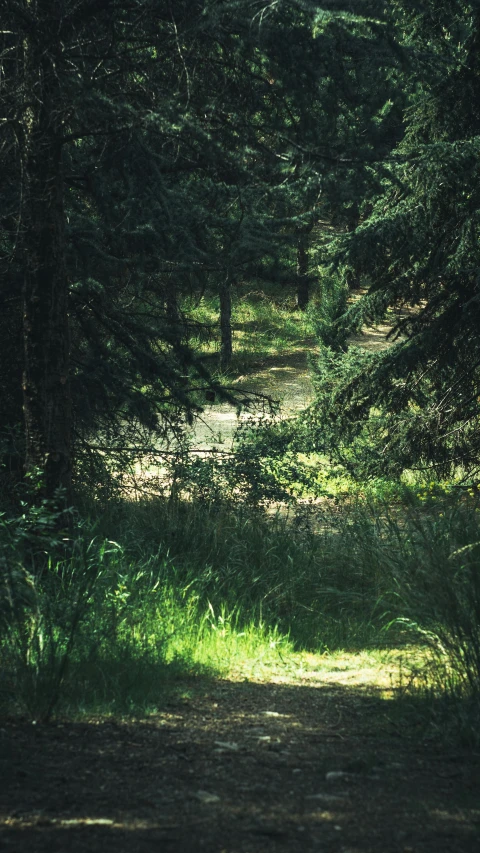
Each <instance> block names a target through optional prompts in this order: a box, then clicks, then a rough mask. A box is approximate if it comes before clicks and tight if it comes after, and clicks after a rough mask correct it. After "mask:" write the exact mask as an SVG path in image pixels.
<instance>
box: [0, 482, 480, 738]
mask: <svg viewBox="0 0 480 853" xmlns="http://www.w3.org/2000/svg"><path fill="white" fill-rule="evenodd" d="M0 534H2V530H0ZM2 535H3V539H2V540H1V542H2V544H1V548H0V553H1V559H2V562H3V589H2V595H1V599H0V619H1V626H2V634H1V638H0V654H1V660H0V669H1V670H2V682H1V683H2V687H1V688H0V702H1V703H2V705H3V707H4V708H7V709H9V710H10V711H12V710H16V711H17V712H18V711H20V712H22V713H28V714H29V715H30V716H33V717H42V718H44V719H45V718H48V717H49V716H51V715H52V714H54V713H73V712H75V713H77V712H79V711H80V712H81V711H88V712H92V711H94V710H96V711H102V712H105V711H112V712H115V713H133V712H134V713H139V712H142V713H143V712H145V711H148V710H151V709H153V708H156V707H158V706H159V705H161V703H162V701H163V697H164V695H165V691H166V690H167V689H169V685H172V684H175V683H178V682H179V681H180V682H182V680H185V678H188V677H190V676H192V675H195V674H197V675H198V674H202V675H203V677H207V676H209V675H210V676H215V675H217V674H218V673H226V672H228V671H232V670H235V669H237V668H239V667H240V664H245V661H249V662H250V663H249V671H251V672H255V667H256V666H258V667H260V668H262V667H263V668H264V667H265V666H266V665H274V664H276V663H278V662H279V660H281V661H285V660H286V659H293V658H292V656H294V654H295V651H296V650H297V651H298V650H302V649H303V650H310V651H318V652H322V653H326V652H329V651H330V652H333V651H335V650H339V649H346V650H361V649H375V648H383V647H385V646H389V645H390V646H391V645H398V644H408V643H412V642H415V643H417V644H418V643H420V644H422V645H423V648H424V649H425V654H426V657H427V658H428V661H429V663H428V671H427V670H426V669H425V670H424V683H425V684H426V683H427V682H428V685H429V690H431V691H432V695H433V696H435V697H438V696H440V695H441V696H444V697H445V696H446V697H447V699H448V702H449V703H450V705H451V707H455V708H457V709H460V708H461V709H462V710H461V713H462V714H465V708H467V707H468V708H469V709H470V710H469V711H468V715H467V716H468V721H469V722H468V723H467V722H465V724H462V725H464V729H465V731H467V732H468V733H469V734H468V736H469V737H470V736H473V734H472V733H473V732H474V730H475V726H474V724H473V723H472V722H471V720H472V719H475V714H477V713H478V704H479V701H478V700H479V696H480V523H479V513H477V512H476V511H475V506H474V505H471V506H468V505H466V504H465V502H464V501H463V500H457V501H455V500H453V499H452V498H449V499H448V501H446V502H445V505H443V506H442V507H438V508H436V509H435V511H434V510H433V509H432V508H429V509H427V510H425V509H424V508H418V507H412V508H410V509H408V508H405V507H403V508H402V507H400V506H399V505H398V504H397V505H396V506H395V509H394V510H393V511H392V510H390V509H389V508H388V506H387V505H386V504H383V503H379V502H377V503H375V504H374V505H371V504H370V505H369V504H367V503H365V502H363V503H358V504H356V505H354V506H353V505H350V506H349V507H348V508H344V509H340V510H339V509H337V510H336V511H335V512H334V511H333V510H332V508H330V507H329V506H326V507H325V509H324V511H323V512H321V511H320V509H319V506H316V507H315V508H313V509H311V510H310V511H308V512H306V514H304V515H303V516H300V515H298V514H297V516H294V515H290V516H286V515H282V514H281V513H279V514H278V515H277V516H276V517H274V518H271V517H270V518H269V517H267V516H266V515H264V514H262V513H260V512H259V511H258V510H257V511H253V510H248V509H245V508H243V509H242V507H238V506H237V507H236V508H234V509H232V508H231V507H230V508H229V507H226V506H222V505H210V506H207V505H200V504H198V503H193V502H181V501H176V502H167V501H162V500H159V499H155V500H153V499H152V500H149V501H144V502H137V503H132V502H125V503H124V504H123V505H117V507H116V508H115V509H112V510H111V511H110V512H109V513H107V514H106V515H105V516H104V517H103V518H102V520H101V522H97V524H96V526H95V527H94V528H92V526H91V525H90V526H89V525H83V526H81V527H79V529H78V531H77V535H76V538H75V542H74V543H73V545H72V546H71V547H70V550H69V551H68V553H66V554H65V555H64V556H63V557H62V558H61V559H59V558H58V549H57V557H56V558H55V559H53V557H52V556H51V557H50V558H48V557H46V559H45V560H44V562H43V564H42V568H41V570H40V571H39V570H38V566H37V568H36V570H35V571H32V569H31V566H30V567H29V566H28V565H26V562H25V552H24V550H22V548H21V547H20V544H21V543H19V542H18V541H17V540H16V539H15V537H13V538H12V536H11V535H10V536H6V535H5V525H4V526H3V534H2ZM54 550H55V549H52V554H53V552H54ZM45 551H48V548H45ZM420 680H421V679H420ZM417 682H418V683H419V680H418V679H417ZM472 709H473V710H472ZM472 714H473V717H472Z"/></svg>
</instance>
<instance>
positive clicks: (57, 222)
mask: <svg viewBox="0 0 480 853" xmlns="http://www.w3.org/2000/svg"><path fill="white" fill-rule="evenodd" d="M44 20H45V18H44ZM49 35H50V34H49ZM44 37H45V30H44V31H43V38H42V35H41V34H40V33H37V32H33V33H32V34H31V35H30V36H29V42H28V43H27V44H26V45H25V50H26V84H27V89H28V88H30V93H31V94H30V103H31V104H32V106H30V107H29V110H28V115H27V117H26V121H25V136H24V152H23V153H24V175H25V187H24V198H25V206H24V221H23V227H24V252H25V257H24V270H25V272H24V289H23V304H24V323H23V331H24V358H25V362H24V377H23V400H24V414H25V435H26V460H25V466H26V473H27V474H28V473H30V474H32V473H38V474H39V476H40V480H41V483H42V488H41V494H42V496H45V497H47V498H54V497H55V496H57V497H58V494H59V489H62V490H63V493H64V498H63V500H62V503H63V501H64V500H67V501H69V500H70V488H71V470H72V463H71V426H72V407H71V399H70V382H69V329H68V281H67V272H66V251H65V231H64V180H63V164H62V135H63V115H62V109H61V103H62V99H61V95H62V93H61V84H60V82H59V80H58V66H57V63H56V59H57V57H56V56H55V55H52V54H54V52H55V51H56V50H61V47H60V46H57V45H55V46H54V42H53V37H54V34H53V33H52V34H51V40H50V44H48V42H47V44H46V43H45V40H44Z"/></svg>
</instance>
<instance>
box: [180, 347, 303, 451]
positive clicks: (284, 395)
mask: <svg viewBox="0 0 480 853" xmlns="http://www.w3.org/2000/svg"><path fill="white" fill-rule="evenodd" d="M313 344H314V342H313V341H312V342H310V347H309V346H308V345H307V342H306V344H305V349H303V350H299V351H297V352H294V353H289V354H287V355H281V356H275V357H272V358H271V359H267V360H265V362H264V363H263V364H262V365H259V367H258V368H257V370H255V371H253V372H251V373H249V374H248V376H241V377H239V378H238V379H237V380H236V381H235V383H234V384H235V386H236V387H237V388H238V389H240V388H241V389H242V390H244V391H253V392H257V393H260V394H265V395H268V396H270V397H272V399H273V400H276V401H278V402H279V403H280V405H281V408H282V412H283V413H284V414H286V415H288V414H292V413H294V412H299V411H301V410H302V409H304V408H305V407H306V406H308V404H309V403H310V402H311V401H312V399H313V394H314V392H313V385H312V380H311V375H310V370H309V361H308V360H309V357H310V356H311V355H312V353H313V352H314V351H315V350H314V346H313ZM241 417H242V419H248V418H249V417H252V415H249V414H248V413H245V414H244V415H242V416H241ZM237 426H238V417H237V414H236V411H235V409H234V407H233V406H230V405H229V404H227V403H222V404H218V403H217V404H214V405H210V406H208V405H207V406H206V408H205V411H204V413H203V415H202V417H201V418H200V419H199V420H198V421H196V424H195V429H194V432H193V433H192V442H193V446H194V447H195V448H196V449H199V450H210V449H212V448H216V449H217V450H230V448H231V446H232V440H233V436H234V433H235V430H236V429H237Z"/></svg>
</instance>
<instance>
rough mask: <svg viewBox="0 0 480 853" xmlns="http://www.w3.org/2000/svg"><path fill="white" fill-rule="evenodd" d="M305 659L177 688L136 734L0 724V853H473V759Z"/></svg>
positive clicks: (86, 722)
mask: <svg viewBox="0 0 480 853" xmlns="http://www.w3.org/2000/svg"><path fill="white" fill-rule="evenodd" d="M310 658H311V666H310V667H309V668H308V671H305V670H301V669H300V670H299V671H298V672H297V673H295V672H290V673H287V674H286V675H283V676H279V675H278V674H276V675H272V676H271V677H270V679H268V676H267V673H265V676H266V677H265V678H264V679H262V680H261V681H259V680H257V681H255V680H253V681H252V680H249V681H246V680H244V679H243V678H242V677H241V676H239V677H237V678H232V679H231V680H226V679H218V680H205V679H203V680H201V681H198V682H193V683H189V684H185V685H184V689H183V691H181V692H180V693H176V694H175V696H174V697H171V699H170V700H168V699H167V700H166V704H165V707H164V708H163V709H162V710H161V711H160V712H158V713H156V714H154V715H151V716H149V717H147V718H145V719H143V720H132V719H130V720H121V719H111V718H100V719H83V720H82V721H80V722H72V721H67V720H65V721H62V720H59V721H57V722H55V723H50V724H40V723H37V724H36V725H35V724H32V723H31V722H30V723H27V722H22V721H19V720H14V721H8V720H4V721H3V722H2V723H1V729H0V748H1V755H0V779H1V780H2V783H1V785H0V791H1V793H0V819H1V822H0V849H1V850H4V851H6V852H7V853H10V851H11V853H14V851H15V853H27V851H29V853H64V851H69V853H87V851H89V853H137V851H138V853H143V851H145V853H150V852H152V853H153V851H161V850H165V851H170V850H171V851H176V852H177V851H178V853H183V851H185V853H195V851H199V850H205V851H208V853H270V851H272V853H273V851H285V853H293V852H294V851H299V853H300V851H310V850H311V851H328V853H390V852H391V853H478V850H479V849H480V754H475V753H472V751H471V750H470V751H469V750H466V749H465V750H462V749H458V748H453V747H452V748H446V747H440V746H439V745H438V744H436V743H435V741H433V740H429V739H428V738H427V737H426V736H425V733H424V732H422V731H419V730H418V728H417V726H416V724H415V722H414V720H415V717H413V718H412V720H411V721H410V722H408V721H406V720H405V718H404V717H399V716H398V715H397V714H395V704H396V703H395V702H394V701H392V696H390V698H388V697H387V696H386V695H385V691H384V690H383V689H380V688H379V687H378V685H376V684H375V683H374V682H375V680H373V682H372V683H370V684H368V679H365V677H363V683H359V681H360V682H362V678H360V679H358V678H354V679H353V683H350V682H349V678H348V677H345V673H344V672H343V671H342V668H341V667H339V670H340V671H339V672H337V673H335V671H334V670H332V671H331V672H330V674H329V676H328V677H323V676H322V673H321V665H320V658H317V659H316V658H315V656H313V655H312V656H310ZM347 675H348V673H347ZM390 693H391V691H390Z"/></svg>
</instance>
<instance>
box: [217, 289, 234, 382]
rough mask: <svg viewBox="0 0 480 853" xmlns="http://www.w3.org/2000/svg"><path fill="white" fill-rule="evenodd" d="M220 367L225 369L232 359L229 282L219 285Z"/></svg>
mask: <svg viewBox="0 0 480 853" xmlns="http://www.w3.org/2000/svg"><path fill="white" fill-rule="evenodd" d="M220 339H221V340H220V368H221V370H226V369H227V368H228V367H229V365H230V362H231V360H232V354H233V346H232V294H231V290H230V282H229V281H228V280H225V281H223V282H222V283H221V285H220Z"/></svg>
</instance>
